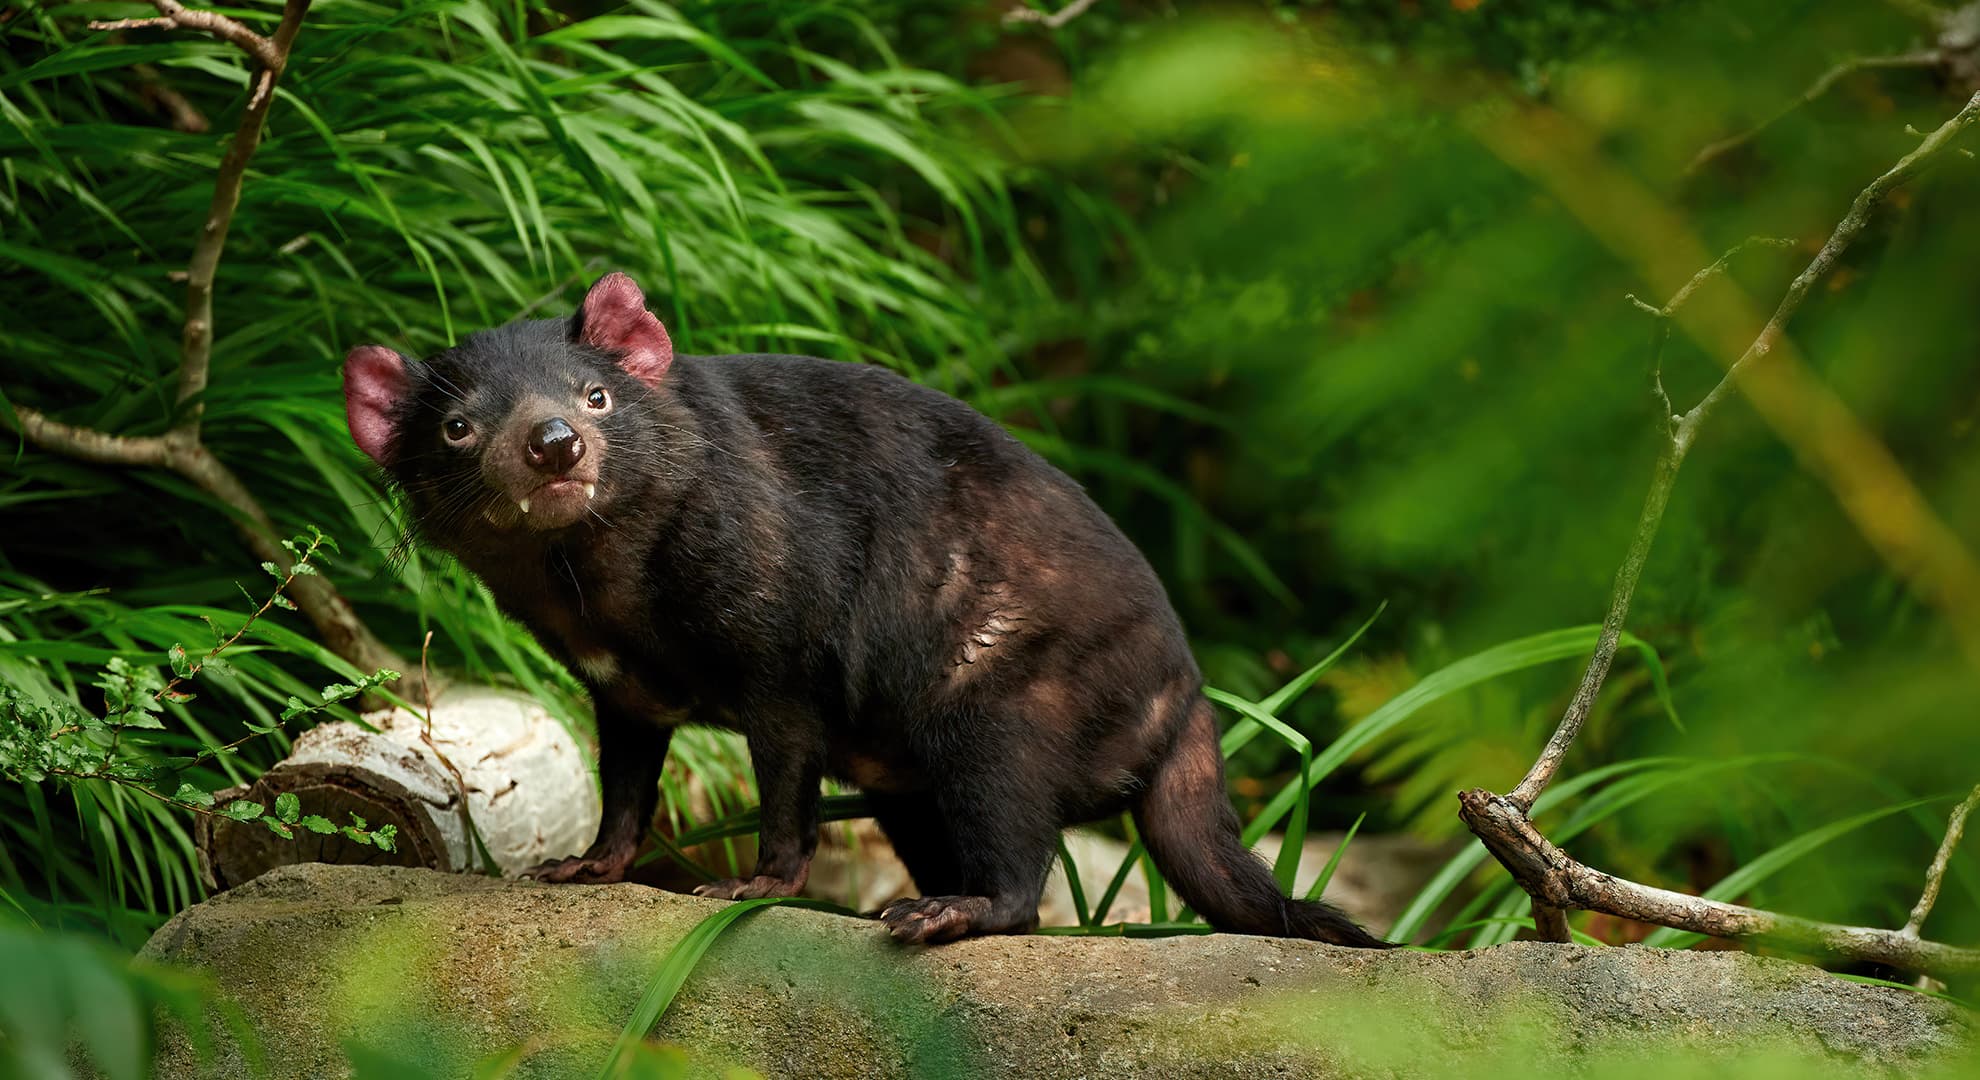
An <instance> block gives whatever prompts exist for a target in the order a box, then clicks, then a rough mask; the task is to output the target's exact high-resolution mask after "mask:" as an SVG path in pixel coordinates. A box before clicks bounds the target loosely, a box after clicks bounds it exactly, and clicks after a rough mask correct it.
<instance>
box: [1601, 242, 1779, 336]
mask: <svg viewBox="0 0 1980 1080" xmlns="http://www.w3.org/2000/svg"><path fill="white" fill-rule="evenodd" d="M1793 246H1794V241H1793V240H1789V239H1787V238H1785V237H1780V236H1749V237H1747V238H1746V239H1744V240H1741V241H1740V242H1739V243H1737V244H1734V245H1733V246H1732V247H1730V248H1728V249H1726V253H1725V254H1724V255H1721V256H1719V257H1718V258H1716V259H1714V260H1712V265H1710V266H1707V267H1706V268H1705V269H1703V270H1700V271H1699V272H1697V273H1696V274H1693V275H1691V280H1690V281H1687V282H1685V283H1684V284H1683V285H1682V286H1680V287H1679V288H1678V291H1677V292H1675V293H1672V294H1671V298H1670V300H1669V301H1668V302H1666V303H1665V304H1664V306H1663V307H1652V306H1651V305H1649V304H1647V303H1644V302H1643V301H1642V300H1639V299H1637V297H1636V294H1635V293H1630V294H1628V295H1626V296H1624V297H1623V299H1625V300H1627V301H1629V302H1630V303H1632V304H1635V305H1636V306H1637V307H1638V308H1639V309H1641V310H1643V311H1647V312H1649V313H1650V314H1652V315H1655V316H1658V317H1659V318H1664V319H1668V318H1670V317H1671V316H1672V315H1675V314H1677V309H1679V308H1681V307H1683V306H1684V302H1685V301H1686V300H1689V299H1691V294H1692V293H1694V292H1697V291H1698V287H1699V286H1700V285H1703V284H1705V283H1706V282H1707V281H1710V280H1711V279H1712V278H1714V277H1716V276H1717V275H1719V274H1723V273H1725V272H1726V271H1727V270H1728V269H1729V268H1730V267H1731V266H1732V261H1733V257H1734V256H1736V255H1739V254H1741V253H1743V252H1745V251H1746V250H1747V249H1749V248H1755V247H1778V248H1790V247H1793Z"/></svg>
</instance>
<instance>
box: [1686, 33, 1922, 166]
mask: <svg viewBox="0 0 1980 1080" xmlns="http://www.w3.org/2000/svg"><path fill="white" fill-rule="evenodd" d="M1943 62H1944V58H1943V57H1942V56H1941V55H1940V54H1939V50H1937V49H1923V50H1920V51H1918V52H1908V53H1898V54H1897V55H1895V56H1854V57H1851V58H1850V59H1848V60H1845V61H1843V62H1842V63H1840V64H1837V65H1836V66H1835V67H1832V68H1830V69H1829V70H1827V71H1825V72H1823V73H1822V74H1821V75H1820V76H1819V77H1817V78H1816V80H1815V81H1814V82H1813V83H1811V84H1809V87H1808V89H1806V90H1803V91H1802V92H1801V96H1800V97H1799V98H1796V99H1795V100H1794V101H1791V102H1789V103H1788V104H1787V105H1785V106H1783V107H1782V108H1781V109H1780V110H1779V111H1777V112H1775V113H1774V115H1772V116H1769V117H1768V118H1767V119H1765V120H1762V121H1760V122H1759V123H1757V124H1755V125H1753V126H1752V127H1750V128H1747V129H1746V130H1745V131H1742V132H1740V133H1739V134H1737V135H1729V136H1727V137H1726V138H1723V139H1720V140H1719V141H1718V142H1715V143H1713V144H1712V145H1710V146H1707V147H1706V148H1705V149H1703V150H1700V151H1699V152H1698V155H1697V156H1696V157H1694V158H1692V159H1691V164H1689V165H1686V166H1685V167H1684V175H1686V176H1692V175H1694V174H1696V173H1697V172H1698V171H1699V170H1700V169H1703V168H1704V167H1705V166H1707V165H1710V164H1711V163H1712V162H1714V161H1716V160H1718V159H1719V158H1721V157H1724V156H1725V155H1726V154H1729V153H1731V152H1732V151H1734V150H1737V149H1739V148H1740V147H1742V146H1745V145H1746V144H1747V143H1750V142H1752V141H1753V140H1754V139H1756V138H1759V136H1760V133H1761V132H1763V131H1765V130H1767V129H1768V128H1770V127H1773V126H1774V125H1775V124H1778V123H1780V122H1781V121H1782V120H1783V119H1785V118H1786V117H1787V116H1788V114H1790V113H1792V112H1794V111H1795V110H1796V109H1799V108H1802V107H1804V106H1806V105H1809V104H1811V103H1813V102H1814V101H1815V99H1816V98H1819V97H1821V96H1822V95H1823V94H1826V93H1828V92H1829V91H1830V90H1832V89H1834V88H1835V85H1836V84H1837V83H1838V82H1841V81H1842V80H1843V79H1845V78H1848V77H1849V76H1851V75H1854V74H1856V73H1857V72H1859V71H1870V70H1875V69H1879V68H1926V67H1937V66H1939V64H1941V63H1943Z"/></svg>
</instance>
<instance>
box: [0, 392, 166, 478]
mask: <svg viewBox="0 0 1980 1080" xmlns="http://www.w3.org/2000/svg"><path fill="white" fill-rule="evenodd" d="M14 419H15V420H16V421H17V422H18V425H17V429H18V430H19V432H20V433H21V435H23V436H24V437H26V439H27V440H28V441H29V442H31V443H33V444H35V445H36V446H39V447H41V448H42V449H44V450H53V451H55V452H56V453H59V454H64V455H66V456H68V457H72V458H76V459H77V460H79V461H88V462H93V463H95V464H98V465H130V466H152V467H167V466H168V463H169V462H170V460H171V456H172V441H171V439H170V438H169V437H167V436H160V435H111V434H109V433H107V432H102V431H97V430H95V429H93V428H85V427H76V426H75V425H73V424H64V423H62V422H61V421H60V420H51V419H49V418H48V417H47V416H45V415H43V414H42V413H40V412H37V411H36V410H34V409H28V408H23V407H21V406H18V405H17V406H15V407H14ZM0 423H6V416H5V414H4V413H0ZM8 426H10V427H13V426H16V425H15V424H9V425H8Z"/></svg>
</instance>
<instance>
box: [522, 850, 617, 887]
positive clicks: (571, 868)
mask: <svg viewBox="0 0 1980 1080" xmlns="http://www.w3.org/2000/svg"><path fill="white" fill-rule="evenodd" d="M632 862H633V850H632V849H631V848H626V849H624V850H618V849H610V850H606V851H603V852H600V853H598V854H592V853H586V854H583V855H573V856H571V857H570V858H568V859H550V860H548V861H546V862H541V863H538V864H537V865H535V866H532V867H530V868H529V869H527V870H524V871H523V872H522V876H523V877H526V878H534V879H536V880H537V881H544V882H551V883H554V884H573V885H610V884H612V883H614V882H619V881H624V880H625V879H626V870H627V869H628V868H629V867H631V866H632Z"/></svg>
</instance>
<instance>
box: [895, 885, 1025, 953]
mask: <svg viewBox="0 0 1980 1080" xmlns="http://www.w3.org/2000/svg"><path fill="white" fill-rule="evenodd" d="M880 921H881V922H882V923H885V924H886V926H887V932H888V933H890V934H892V935H894V939H895V940H896V941H903V942H906V943H908V944H911V945H936V944H940V943H941V942H944V941H954V940H956V939H957V938H963V937H971V936H974V935H976V934H1022V933H1025V932H1027V931H1029V930H1031V929H1032V928H1033V927H1035V926H1037V925H1038V911H1037V907H1036V905H1033V908H1032V911H1031V913H1030V915H1029V917H1026V916H1023V915H1019V914H1015V913H1012V914H1006V913H1000V912H999V911H998V910H997V905H996V904H995V902H994V901H992V900H991V899H990V898H989V897H987V896H924V897H921V898H919V899H915V900H896V901H894V902H893V903H891V904H889V905H887V907H886V908H885V909H884V910H882V911H881V912H880Z"/></svg>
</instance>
